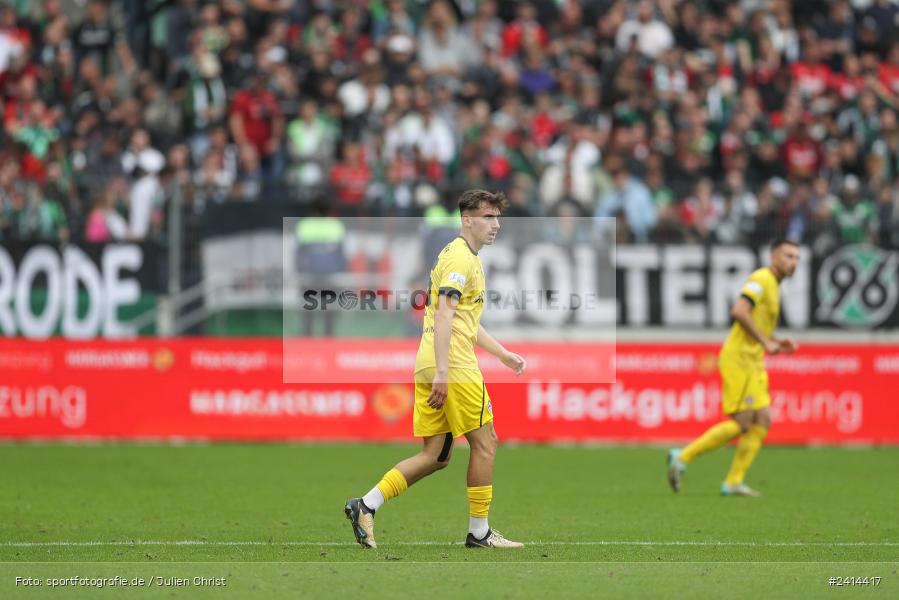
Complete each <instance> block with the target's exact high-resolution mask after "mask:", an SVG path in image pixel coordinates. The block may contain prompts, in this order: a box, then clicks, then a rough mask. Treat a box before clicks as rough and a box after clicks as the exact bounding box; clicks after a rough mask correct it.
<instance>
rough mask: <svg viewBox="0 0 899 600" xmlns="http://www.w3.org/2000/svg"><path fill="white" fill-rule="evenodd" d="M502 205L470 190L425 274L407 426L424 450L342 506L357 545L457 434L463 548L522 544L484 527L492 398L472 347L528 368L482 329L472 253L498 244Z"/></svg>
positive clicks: (439, 463) (435, 465)
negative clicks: (462, 444) (461, 458)
mask: <svg viewBox="0 0 899 600" xmlns="http://www.w3.org/2000/svg"><path fill="white" fill-rule="evenodd" d="M506 206H507V201H506V198H505V196H504V195H503V194H499V193H498V194H493V193H490V192H487V191H483V190H468V191H466V192H464V193H463V194H462V196H461V197H460V199H459V211H460V212H461V215H462V231H461V232H460V235H459V236H458V237H456V238H455V239H454V240H453V241H452V242H450V243H449V244H447V245H446V247H445V248H444V249H443V250H442V251H441V252H440V255H439V256H438V258H437V262H436V264H435V265H434V268H433V269H432V270H431V276H430V280H429V283H428V305H427V307H426V309H425V318H424V325H423V331H422V336H421V343H420V345H419V348H418V355H417V356H416V359H415V407H414V412H413V417H412V428H413V431H414V434H415V435H416V436H418V437H421V438H423V447H422V449H421V452H419V453H418V454H416V455H415V456H412V457H410V458H407V459H405V460H403V461H401V462H400V463H398V464H397V465H396V466H395V467H394V468H392V469H390V471H388V472H387V473H386V474H385V475H384V477H383V478H382V479H381V481H379V482H378V484H377V485H376V486H375V487H373V488H372V489H371V491H370V492H368V493H367V494H365V496H362V497H361V498H353V499H351V500H348V501H347V503H346V506H345V507H344V512H345V513H346V516H347V518H348V519H349V520H350V522H351V523H352V525H353V534H354V535H355V536H356V541H357V542H359V544H360V545H361V546H362V547H363V548H375V547H377V545H376V543H375V536H374V516H375V511H377V510H378V509H379V508H380V507H381V505H382V504H384V502H385V501H387V500H389V499H391V498H395V497H396V496H399V495H400V494H402V493H403V492H404V491H406V488H408V486H410V485H412V484H413V483H415V482H416V481H418V480H420V479H422V478H424V477H427V476H428V475H430V474H431V473H434V472H436V471H439V470H440V469H443V468H445V467H446V466H447V465H448V464H449V461H450V456H451V455H452V449H453V439H454V438H457V437H459V436H462V435H464V436H465V437H466V438H467V439H468V443H469V445H470V447H471V455H470V458H469V461H468V507H469V524H468V536H467V538H466V540H465V545H466V546H468V547H470V548H520V547H522V546H523V544H521V543H518V542H513V541H511V540H507V539H506V538H505V537H503V536H502V534H500V533H499V532H497V531H496V530H495V529H491V528H490V525H489V523H488V519H487V513H488V511H489V508H490V502H491V501H492V500H493V462H494V457H495V455H496V445H497V439H496V432H495V431H494V429H493V410H492V407H491V405H490V396H489V395H488V394H487V388H486V386H485V385H484V376H483V375H482V374H481V371H480V369H479V368H478V362H477V358H476V356H475V353H474V344H477V345H478V346H480V347H481V348H483V349H484V350H486V351H487V352H489V353H490V354H492V355H494V356H496V357H497V358H499V359H500V361H502V363H503V364H504V365H505V366H507V367H509V368H510V369H513V370H514V371H515V372H516V373H517V374H519V375H520V374H521V373H522V372H523V371H524V369H525V366H526V365H525V361H524V359H523V358H522V357H521V356H519V355H518V354H515V353H513V352H509V351H508V350H506V349H505V348H504V347H503V346H502V344H500V343H499V342H497V341H496V340H495V339H493V337H491V336H490V334H488V333H487V332H486V331H485V330H484V328H483V327H482V326H481V324H480V321H481V313H482V312H483V309H484V295H485V282H484V270H483V267H482V265H481V259H480V258H479V257H478V251H479V250H480V249H481V248H482V247H484V246H487V245H490V244H492V243H493V242H494V240H495V239H496V235H497V233H498V232H499V228H500V224H499V216H500V213H501V212H502V210H503V209H504V208H506Z"/></svg>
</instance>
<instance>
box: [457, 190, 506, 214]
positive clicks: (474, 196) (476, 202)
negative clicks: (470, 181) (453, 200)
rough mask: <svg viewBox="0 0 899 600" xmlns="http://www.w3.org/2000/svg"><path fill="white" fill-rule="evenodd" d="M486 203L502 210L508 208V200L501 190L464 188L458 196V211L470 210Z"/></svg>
mask: <svg viewBox="0 0 899 600" xmlns="http://www.w3.org/2000/svg"><path fill="white" fill-rule="evenodd" d="M484 203H487V204H489V205H490V206H492V207H494V208H498V209H499V211H500V212H503V211H504V210H506V209H507V208H509V201H508V200H507V199H506V195H505V194H504V193H502V192H488V191H487V190H465V191H464V192H462V195H461V196H459V212H461V213H464V212H471V211H473V210H477V209H478V207H480V206H481V204H484Z"/></svg>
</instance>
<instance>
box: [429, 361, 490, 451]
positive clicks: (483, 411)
mask: <svg viewBox="0 0 899 600" xmlns="http://www.w3.org/2000/svg"><path fill="white" fill-rule="evenodd" d="M435 370H436V369H433V368H429V369H422V370H420V371H416V372H415V407H414V410H413V413H412V432H413V434H414V435H415V436H417V437H430V436H432V435H441V434H444V433H452V434H453V437H459V436H460V435H463V434H466V433H468V432H469V431H474V430H475V429H477V428H479V427H481V426H482V425H485V424H487V423H489V422H490V421H492V420H493V407H492V406H491V405H490V396H489V395H488V394H487V386H485V385H484V376H483V375H481V372H480V371H476V370H474V369H450V370H449V380H450V382H449V386H448V389H447V395H446V403H445V404H444V405H443V406H442V407H441V408H439V409H433V408H431V407H430V406H428V396H430V395H431V382H432V381H433V380H434V372H435Z"/></svg>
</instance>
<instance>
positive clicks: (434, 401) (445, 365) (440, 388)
mask: <svg viewBox="0 0 899 600" xmlns="http://www.w3.org/2000/svg"><path fill="white" fill-rule="evenodd" d="M458 303H459V300H458V298H456V296H455V294H449V295H448V294H445V293H441V294H438V295H437V310H435V311H434V359H435V361H436V363H437V372H436V373H435V374H434V381H432V382H431V395H430V396H428V406H430V407H431V408H440V407H441V406H443V403H444V402H446V394H447V381H448V380H449V350H450V338H451V337H452V334H453V316H454V315H455V314H456V304H458Z"/></svg>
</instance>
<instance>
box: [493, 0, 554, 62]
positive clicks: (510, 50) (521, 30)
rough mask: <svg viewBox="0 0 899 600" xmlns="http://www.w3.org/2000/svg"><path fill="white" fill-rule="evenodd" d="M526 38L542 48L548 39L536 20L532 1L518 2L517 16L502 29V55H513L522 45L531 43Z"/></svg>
mask: <svg viewBox="0 0 899 600" xmlns="http://www.w3.org/2000/svg"><path fill="white" fill-rule="evenodd" d="M526 38H531V41H532V42H537V44H539V45H540V47H541V48H544V49H545V48H546V45H547V43H548V41H549V38H548V36H547V35H546V30H545V29H544V28H543V26H542V25H541V24H540V23H539V22H538V21H537V9H536V7H534V4H533V3H532V2H520V3H519V4H518V15H517V18H516V19H515V20H514V21H512V22H511V23H509V24H508V25H506V27H505V29H503V56H505V57H509V56H513V55H515V54H518V51H519V50H521V48H522V46H529V45H532V44H527V43H525V39H526Z"/></svg>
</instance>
